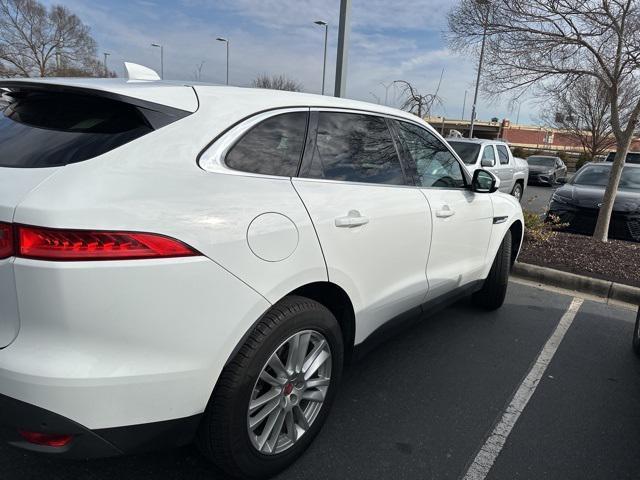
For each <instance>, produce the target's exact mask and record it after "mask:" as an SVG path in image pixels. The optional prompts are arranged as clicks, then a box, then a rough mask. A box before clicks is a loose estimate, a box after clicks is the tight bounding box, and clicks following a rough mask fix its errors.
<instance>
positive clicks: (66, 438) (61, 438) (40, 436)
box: [18, 430, 73, 448]
mask: <svg viewBox="0 0 640 480" xmlns="http://www.w3.org/2000/svg"><path fill="white" fill-rule="evenodd" d="M18 433H20V436H22V438H24V439H25V440H26V441H27V442H29V443H34V444H36V445H46V446H47V447H58V448H59V447H64V446H65V445H67V444H68V443H69V442H71V440H73V435H60V434H52V433H41V432H30V431H28V430H18Z"/></svg>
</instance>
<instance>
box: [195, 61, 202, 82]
mask: <svg viewBox="0 0 640 480" xmlns="http://www.w3.org/2000/svg"><path fill="white" fill-rule="evenodd" d="M202 67H204V60H202V61H201V62H200V63H199V64H198V65H196V69H195V71H194V72H193V79H194V80H195V81H196V82H199V81H201V80H202Z"/></svg>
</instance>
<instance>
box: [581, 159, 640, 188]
mask: <svg viewBox="0 0 640 480" xmlns="http://www.w3.org/2000/svg"><path fill="white" fill-rule="evenodd" d="M610 174H611V168H610V166H609V165H606V164H605V165H597V164H593V165H587V166H585V167H583V168H581V169H580V170H579V171H578V173H576V176H575V177H574V178H573V180H572V182H571V183H573V184H574V185H588V186H592V187H602V188H605V187H606V186H607V184H608V183H609V175H610ZM618 188H619V189H620V190H639V191H640V168H639V167H624V168H623V169H622V176H621V177H620V184H619V186H618Z"/></svg>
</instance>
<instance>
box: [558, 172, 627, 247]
mask: <svg viewBox="0 0 640 480" xmlns="http://www.w3.org/2000/svg"><path fill="white" fill-rule="evenodd" d="M610 173H611V164H610V163H590V164H587V165H585V166H584V167H582V168H581V169H580V170H578V172H577V173H576V174H575V175H574V177H573V178H572V179H571V181H570V182H569V183H567V184H566V185H564V186H562V187H561V188H559V189H558V190H556V191H555V192H554V193H553V196H552V197H551V203H550V204H549V213H548V215H557V216H558V217H560V220H561V222H562V223H568V224H569V226H568V227H567V231H570V232H575V233H583V234H587V235H591V234H593V231H594V229H595V226H596V221H597V219H598V212H599V210H600V207H601V206H602V199H603V197H604V191H605V188H606V186H607V182H608V181H609V174H610ZM609 237H610V238H618V239H621V240H633V241H636V242H640V165H626V166H625V167H624V169H623V171H622V177H621V178H620V186H619V188H618V194H617V195H616V201H615V204H614V207H613V215H612V217H611V224H610V226H609Z"/></svg>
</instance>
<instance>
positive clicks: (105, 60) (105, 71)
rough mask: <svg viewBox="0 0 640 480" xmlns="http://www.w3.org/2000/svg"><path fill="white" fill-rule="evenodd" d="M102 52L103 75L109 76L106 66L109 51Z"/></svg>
mask: <svg viewBox="0 0 640 480" xmlns="http://www.w3.org/2000/svg"><path fill="white" fill-rule="evenodd" d="M103 53H104V76H105V77H108V76H109V68H108V67H107V57H108V56H109V55H111V54H110V53H109V52H103Z"/></svg>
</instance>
